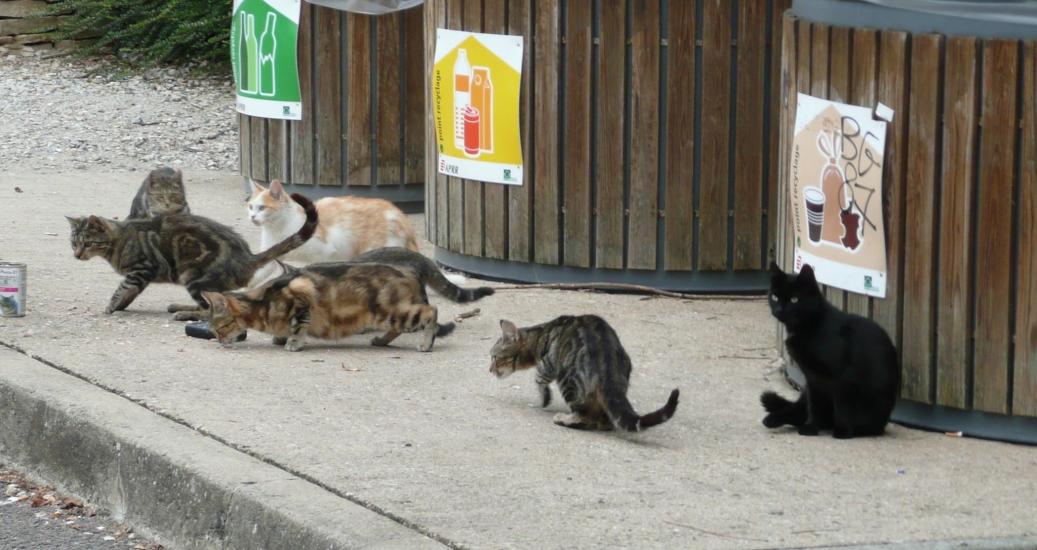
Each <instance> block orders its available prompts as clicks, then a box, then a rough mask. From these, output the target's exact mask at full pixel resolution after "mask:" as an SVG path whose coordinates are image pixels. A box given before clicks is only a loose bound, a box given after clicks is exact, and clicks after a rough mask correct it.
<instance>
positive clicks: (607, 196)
mask: <svg viewBox="0 0 1037 550" xmlns="http://www.w3.org/2000/svg"><path fill="white" fill-rule="evenodd" d="M623 5H624V4H623V3H619V5H613V6H605V5H602V9H601V13H600V15H601V21H600V23H599V25H600V26H599V31H600V35H601V36H600V38H599V44H600V46H599V48H598V63H599V65H598V82H597V86H598V132H597V133H598V135H597V136H595V142H596V149H597V151H598V159H597V164H598V165H597V166H596V167H595V168H596V170H597V178H596V180H597V182H598V200H597V204H596V205H595V208H596V209H597V214H598V216H597V219H598V224H597V225H598V226H597V238H596V240H595V242H596V249H597V250H596V256H595V258H596V263H597V266H598V267H602V268H613V269H619V268H622V267H623V209H624V206H623V140H622V139H619V136H622V135H623V96H624V94H625V91H624V90H623V79H624V66H623V64H624V58H625V49H626V48H625V46H624V44H625V40H626V30H625V26H624V25H625V22H624V16H625V11H626V10H624V9H623Z"/></svg>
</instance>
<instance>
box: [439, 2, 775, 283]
mask: <svg viewBox="0 0 1037 550" xmlns="http://www.w3.org/2000/svg"><path fill="white" fill-rule="evenodd" d="M789 4H790V1H789V0H785V1H769V0H739V1H737V2H735V1H731V0H703V1H699V2H691V1H687V2H684V1H681V2H676V1H666V0H629V1H611V0H580V1H576V0H569V1H568V2H562V1H560V0H537V1H535V0H427V1H426V4H425V37H426V44H427V47H426V65H425V68H426V75H428V74H430V73H431V70H432V54H433V52H434V50H435V29H436V28H446V29H453V30H466V31H480V32H487V33H497V34H512V35H522V36H523V37H524V39H525V49H524V59H523V67H522V91H521V107H520V113H521V115H520V116H521V123H520V125H521V135H522V153H523V160H524V174H525V181H524V182H523V185H521V186H509V185H500V184H495V183H481V182H476V181H464V180H461V179H459V178H453V177H446V176H444V175H441V174H438V173H437V171H436V143H435V137H434V135H433V134H432V133H431V130H432V127H433V124H432V119H431V115H429V116H430V118H429V120H428V121H427V132H428V133H427V134H426V144H427V148H426V152H427V157H426V162H425V166H426V170H427V173H426V176H425V182H426V183H425V193H426V205H427V210H426V211H427V216H426V220H427V225H428V227H427V229H428V236H429V238H430V240H431V241H432V242H433V244H434V245H435V247H436V259H437V260H439V261H440V262H442V263H444V264H446V265H448V266H451V267H455V268H458V269H461V270H464V271H468V272H472V273H477V274H481V275H483V276H486V277H489V278H496V279H505V280H519V281H527V282H586V281H598V282H624V283H640V284H649V285H653V286H657V287H661V288H667V289H673V290H685V291H761V290H763V289H764V288H765V287H766V285H767V276H766V273H765V272H764V270H765V268H766V265H767V262H768V259H769V258H770V257H771V254H772V245H773V243H774V240H775V233H774V230H773V226H774V216H773V215H772V212H773V211H774V205H775V204H776V200H777V163H778V158H777V156H776V152H777V143H778V140H777V131H778V128H777V124H775V123H772V121H776V120H777V116H776V113H777V106H778V103H777V101H778V84H779V78H778V77H779V72H778V70H779V63H778V61H779V53H780V50H779V48H777V47H776V46H777V45H779V44H780V38H781V14H782V12H783V11H784V9H785V8H786V7H788V5H789ZM430 88H431V87H430V86H428V85H426V93H429V90H430ZM426 101H429V98H428V97H426ZM429 111H430V112H431V109H429Z"/></svg>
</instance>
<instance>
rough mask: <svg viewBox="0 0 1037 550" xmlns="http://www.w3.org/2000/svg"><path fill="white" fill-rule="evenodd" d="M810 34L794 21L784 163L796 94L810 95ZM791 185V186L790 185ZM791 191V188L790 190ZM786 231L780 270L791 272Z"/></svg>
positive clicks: (788, 198) (791, 235) (790, 239)
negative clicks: (783, 256)
mask: <svg viewBox="0 0 1037 550" xmlns="http://www.w3.org/2000/svg"><path fill="white" fill-rule="evenodd" d="M811 32H812V26H811V24H810V23H808V22H806V21H801V20H797V21H796V42H795V45H796V47H795V51H796V57H795V65H796V71H795V73H794V74H793V75H792V78H794V79H795V80H794V81H793V82H794V83H795V84H793V87H792V93H790V94H789V103H790V104H791V105H790V107H789V120H788V125H789V126H788V127H789V136H788V139H789V141H788V143H789V149H788V150H787V151H786V152H785V159H786V160H785V162H791V159H790V157H791V155H792V149H791V147H792V142H793V140H794V139H795V134H794V133H793V131H792V129H793V128H794V127H795V123H796V106H797V98H796V94H797V93H799V92H803V93H810V35H811ZM790 185H791V184H790ZM790 189H791V188H790ZM784 200H785V202H786V203H787V204H786V205H785V206H786V208H791V204H792V194H791V192H790V191H786V193H785V199H784ZM789 224H790V225H789V227H788V230H787V231H786V233H785V264H783V265H782V269H784V270H785V271H793V261H792V260H793V256H794V254H795V251H796V247H795V242H794V239H795V236H796V232H795V229H794V228H793V227H792V226H791V224H792V221H791V220H790V221H789Z"/></svg>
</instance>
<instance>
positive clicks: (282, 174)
mask: <svg viewBox="0 0 1037 550" xmlns="http://www.w3.org/2000/svg"><path fill="white" fill-rule="evenodd" d="M286 127H287V124H286V122H285V121H284V120H274V119H271V120H270V123H269V125H268V126H267V136H266V139H267V155H268V160H267V170H268V173H267V175H268V176H269V177H270V179H271V180H275V179H276V180H281V181H282V182H283V181H286V180H287V179H288V173H287V172H288V163H287V162H286V161H287V158H286V157H285V145H286V143H285V129H286Z"/></svg>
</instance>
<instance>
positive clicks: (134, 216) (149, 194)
mask: <svg viewBox="0 0 1037 550" xmlns="http://www.w3.org/2000/svg"><path fill="white" fill-rule="evenodd" d="M190 213H191V209H190V208H188V207H187V192H186V191H185V190H184V174H183V172H181V171H180V170H173V169H172V168H170V167H168V166H162V167H160V168H156V169H155V170H152V171H151V172H150V173H149V174H148V177H146V178H144V182H143V183H141V184H140V189H137V195H136V196H135V197H133V203H132V204H131V205H130V215H129V216H128V217H127V218H126V219H128V220H142V219H146V218H150V217H152V216H158V215H160V214H190Z"/></svg>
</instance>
